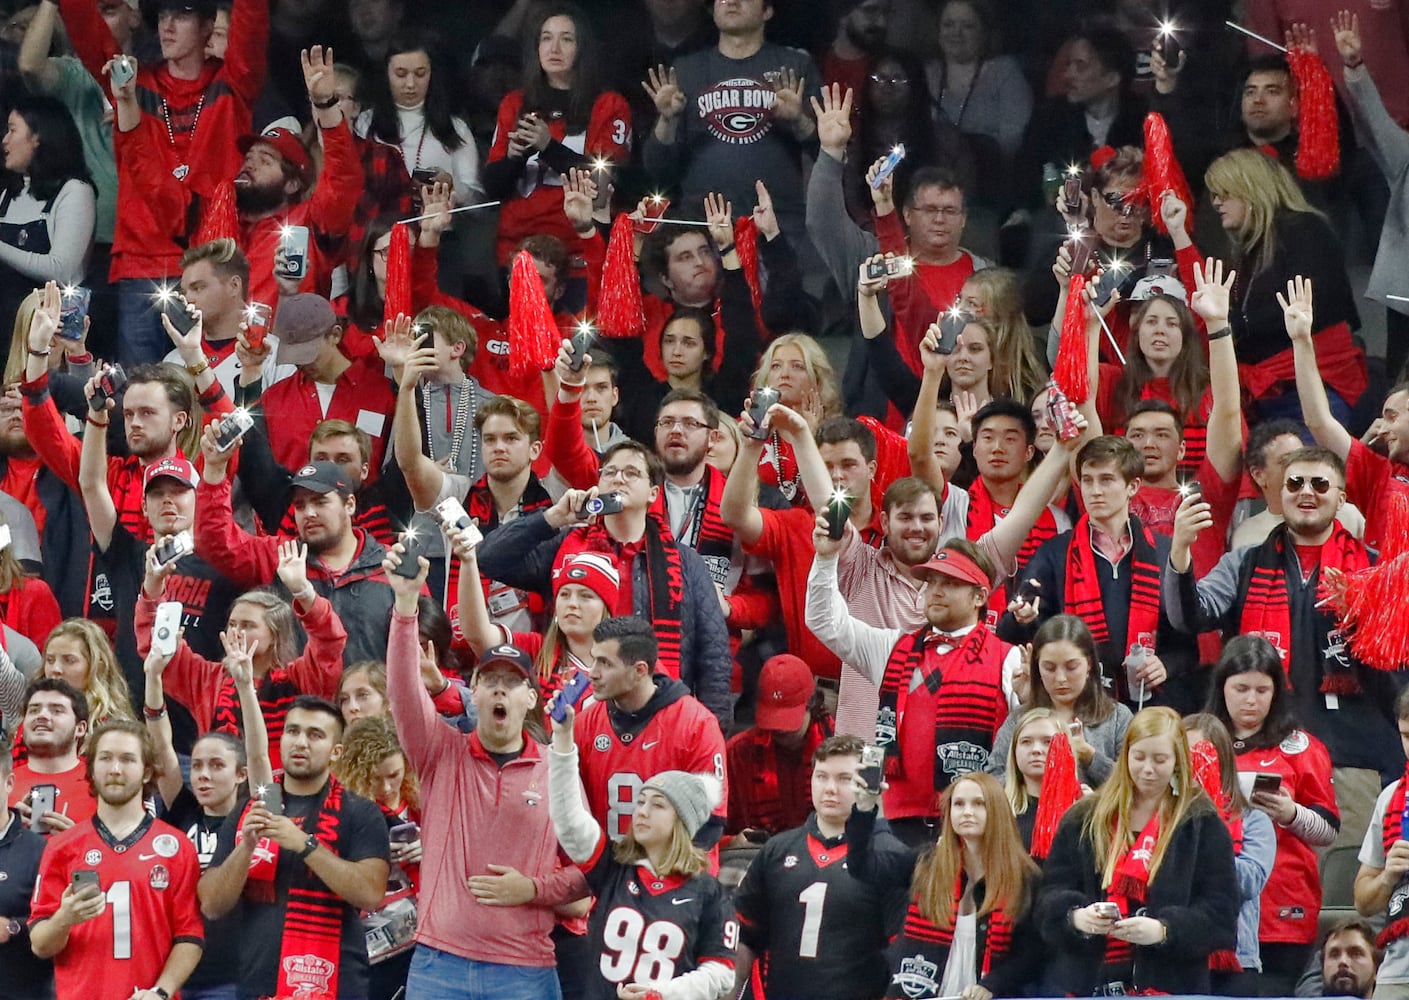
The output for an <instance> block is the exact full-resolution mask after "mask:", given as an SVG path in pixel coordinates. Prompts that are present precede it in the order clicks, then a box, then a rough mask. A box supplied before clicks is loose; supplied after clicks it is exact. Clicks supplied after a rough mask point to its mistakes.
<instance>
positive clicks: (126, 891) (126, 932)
mask: <svg viewBox="0 0 1409 1000" xmlns="http://www.w3.org/2000/svg"><path fill="white" fill-rule="evenodd" d="M105 895H106V896H107V900H108V905H109V906H111V907H112V910H113V958H131V957H132V883H131V882H114V883H113V884H112V885H110V886H109V887H108V891H107V893H106V894H105Z"/></svg>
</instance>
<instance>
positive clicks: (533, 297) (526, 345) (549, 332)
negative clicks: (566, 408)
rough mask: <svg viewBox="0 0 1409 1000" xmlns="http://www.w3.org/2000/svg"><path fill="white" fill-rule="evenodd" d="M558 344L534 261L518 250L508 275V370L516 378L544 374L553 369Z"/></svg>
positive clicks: (558, 338) (554, 326) (560, 337)
mask: <svg viewBox="0 0 1409 1000" xmlns="http://www.w3.org/2000/svg"><path fill="white" fill-rule="evenodd" d="M561 341H562V332H561V331H560V330H559V329H558V321H557V320H556V319H555V318H554V317H553V308H552V306H550V305H548V296H547V295H546V294H545V293H544V291H543V279H542V278H540V277H539V276H538V268H536V267H534V266H533V257H532V256H531V255H530V254H529V252H528V251H527V250H520V251H519V252H518V253H517V254H515V255H514V265H513V268H512V270H511V271H510V273H509V370H510V371H511V372H513V373H514V374H515V375H524V374H527V373H528V372H538V371H546V370H547V369H549V368H551V367H553V361H554V359H556V358H557V356H558V347H559V346H560V344H561Z"/></svg>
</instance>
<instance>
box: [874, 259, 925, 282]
mask: <svg viewBox="0 0 1409 1000" xmlns="http://www.w3.org/2000/svg"><path fill="white" fill-rule="evenodd" d="M914 266H915V262H914V261H913V260H911V259H910V258H909V257H886V258H884V259H883V260H873V261H868V262H867V263H866V279H867V280H868V281H875V280H876V279H877V278H881V277H885V278H900V277H904V276H905V275H907V274H909V273H910V272H911V270H913V269H914Z"/></svg>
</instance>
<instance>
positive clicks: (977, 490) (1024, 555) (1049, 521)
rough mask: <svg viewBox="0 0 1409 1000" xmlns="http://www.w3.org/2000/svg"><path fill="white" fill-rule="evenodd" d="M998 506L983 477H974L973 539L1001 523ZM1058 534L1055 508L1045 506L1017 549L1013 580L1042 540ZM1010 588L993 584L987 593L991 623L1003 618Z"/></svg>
mask: <svg viewBox="0 0 1409 1000" xmlns="http://www.w3.org/2000/svg"><path fill="white" fill-rule="evenodd" d="M998 510H999V508H998V505H997V504H995V503H994V502H993V497H992V496H991V495H990V494H989V492H988V487H986V486H984V485H983V479H982V477H980V478H978V479H975V480H974V482H973V485H971V486H970V487H969V521H968V526H967V527H968V530H967V534H968V538H969V541H971V542H977V541H978V540H979V539H980V538H982V537H983V536H984V535H986V534H987V533H988V532H990V531H992V530H993V529H994V528H995V527H996V526H997V524H998ZM1055 537H1057V519H1056V518H1055V517H1054V516H1053V515H1052V508H1050V507H1047V506H1044V507H1043V508H1042V515H1041V516H1040V517H1038V519H1037V523H1036V524H1034V525H1033V526H1032V528H1031V530H1029V531H1028V533H1027V537H1026V538H1025V539H1023V543H1022V547H1021V548H1020V549H1018V557H1017V559H1015V560H1014V562H1013V567H1014V568H1013V579H1016V578H1017V576H1018V574H1020V573H1021V572H1022V571H1023V567H1025V566H1026V565H1027V562H1028V560H1029V559H1031V558H1032V556H1033V553H1035V552H1036V551H1037V550H1038V548H1039V547H1040V546H1041V545H1042V543H1043V542H1045V541H1047V539H1049V538H1055ZM1008 591H1009V587H1008V586H1007V585H1004V586H1001V587H994V588H993V592H992V593H991V594H989V595H988V615H989V624H990V625H997V624H998V619H999V618H1002V617H1003V612H1004V611H1006V610H1007V609H1008V600H1009V595H1008Z"/></svg>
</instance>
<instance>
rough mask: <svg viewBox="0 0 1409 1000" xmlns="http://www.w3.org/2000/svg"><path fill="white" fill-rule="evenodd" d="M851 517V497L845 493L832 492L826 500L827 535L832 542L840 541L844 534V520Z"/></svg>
mask: <svg viewBox="0 0 1409 1000" xmlns="http://www.w3.org/2000/svg"><path fill="white" fill-rule="evenodd" d="M850 517H851V497H849V496H847V495H846V494H845V493H833V494H832V498H831V499H830V500H828V501H827V513H826V518H827V537H828V538H830V539H831V540H832V541H834V542H839V541H841V537H842V535H844V534H846V522H847V520H848V519H849V518H850Z"/></svg>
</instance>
